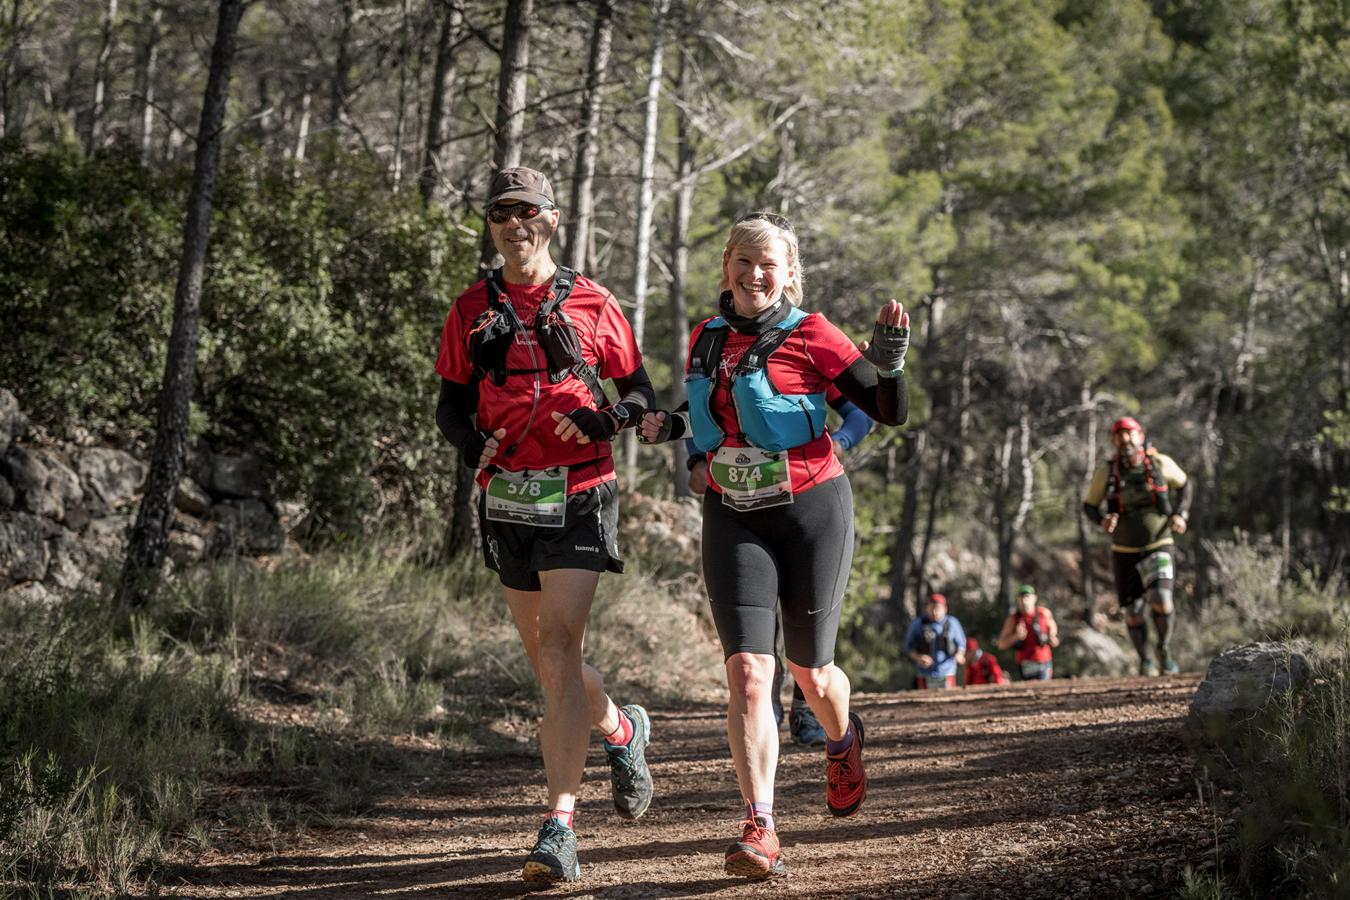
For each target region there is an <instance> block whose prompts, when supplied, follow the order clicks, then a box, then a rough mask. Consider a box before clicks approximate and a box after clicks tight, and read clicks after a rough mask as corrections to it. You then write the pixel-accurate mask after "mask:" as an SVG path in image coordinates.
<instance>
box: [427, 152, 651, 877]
mask: <svg viewBox="0 0 1350 900" xmlns="http://www.w3.org/2000/svg"><path fill="white" fill-rule="evenodd" d="M489 195H490V196H489V199H488V203H487V208H486V216H487V227H488V231H489V233H490V234H491V237H492V241H493V243H494V244H495V245H496V247H497V250H498V252H500V253H501V255H502V258H503V263H502V267H501V268H499V269H495V270H493V271H492V272H490V273H488V277H487V278H485V279H484V280H482V281H479V282H478V283H477V284H475V285H473V286H472V287H470V288H469V289H468V290H467V291H465V292H464V293H463V294H461V295H460V297H459V299H457V300H456V301H455V303H454V305H453V306H452V307H451V309H450V313H449V315H448V316H447V317H446V320H445V328H444V330H443V331H442V334H441V347H440V355H439V357H438V358H437V360H436V371H437V372H438V373H439V374H440V376H441V379H442V381H441V396H440V401H439V403H438V404H437V407H436V423H437V424H438V425H439V426H440V428H441V431H442V432H443V433H444V434H445V436H446V438H447V439H449V441H450V443H452V444H454V445H455V447H456V448H458V449H459V451H460V458H461V459H462V460H463V461H464V464H465V465H467V466H470V467H472V468H474V469H477V470H478V485H479V487H480V488H481V489H482V491H481V493H480V495H479V499H478V522H479V525H480V527H481V531H482V546H483V558H484V561H485V562H486V564H487V566H488V568H490V569H492V570H493V571H495V572H496V573H497V575H498V577H499V578H500V580H501V583H502V586H503V588H504V590H505V593H506V602H507V605H508V606H509V607H510V610H511V615H512V618H513V619H514V620H515V625H516V629H517V630H518V631H519V633H520V638H521V641H522V642H523V643H524V645H525V652H526V653H527V654H528V655H529V658H530V664H531V665H532V666H533V668H534V671H535V674H536V676H537V677H538V678H539V682H540V685H541V687H542V688H543V694H544V717H543V721H542V722H541V724H540V728H539V744H540V747H541V749H542V751H543V756H544V771H545V773H546V775H547V780H548V797H549V810H548V814H547V816H546V817H545V820H544V825H543V827H542V828H541V829H540V830H539V838H538V841H537V843H536V844H535V846H534V849H533V850H532V851H531V852H530V854H529V856H528V857H526V860H525V865H524V868H523V869H522V871H521V877H522V878H524V879H525V880H526V881H536V882H557V881H575V880H576V879H577V878H578V877H580V872H581V867H580V865H579V864H578V862H577V841H576V832H575V831H574V830H573V822H574V815H575V809H576V801H577V794H578V792H579V791H580V790H581V776H582V770H583V768H584V766H585V763H586V747H587V744H588V743H589V741H590V731H591V727H592V726H594V727H596V728H597V729H599V731H600V734H602V735H603V736H604V741H605V752H606V754H607V755H608V758H609V764H610V781H611V785H612V787H613V792H614V806H615V808H616V809H617V810H618V812H619V815H621V816H622V817H624V818H626V819H636V818H638V817H639V816H641V815H642V814H643V813H644V812H646V810H647V807H648V805H649V804H650V803H651V799H652V779H651V774H650V772H649V771H648V768H647V761H646V747H647V744H648V741H649V740H650V735H651V723H650V720H649V719H648V716H647V712H646V710H644V709H643V708H642V707H641V706H638V705H636V704H633V705H629V706H625V707H623V708H622V709H619V708H618V707H616V706H615V705H614V702H613V701H612V700H610V698H609V696H608V695H607V694H606V693H605V687H604V681H603V680H602V678H601V676H600V673H599V672H597V671H596V670H595V669H593V668H591V667H590V666H588V665H586V664H585V663H583V662H582V661H581V647H582V639H583V638H584V636H585V633H586V619H587V617H588V615H589V614H590V609H591V602H592V600H593V599H594V596H595V588H596V585H597V583H598V581H599V578H600V573H601V572H604V571H610V572H622V571H623V561H622V559H621V558H620V556H619V549H618V540H617V526H618V493H617V490H616V486H615V477H614V464H613V461H612V459H611V456H610V440H611V439H612V438H613V437H614V435H615V434H616V433H617V432H618V431H619V430H620V429H622V428H625V427H628V426H629V425H631V424H633V423H634V422H636V421H637V419H638V418H639V417H640V416H641V414H642V412H643V411H644V410H646V409H647V408H648V407H649V406H650V405H651V403H652V401H653V399H654V397H655V395H654V394H653V392H652V386H651V380H650V379H649V378H648V377H647V373H646V372H645V371H644V369H643V367H642V355H641V353H639V352H638V348H637V346H636V344H635V343H634V340H633V332H632V329H631V328H630V327H629V325H628V322H627V321H626V320H625V319H624V316H623V313H622V311H620V309H619V304H618V302H617V301H616V300H615V299H614V295H613V294H611V293H610V292H609V291H608V290H606V289H605V288H604V287H602V286H601V285H599V284H596V283H595V282H593V281H591V280H590V279H588V278H586V277H585V276H583V275H580V274H578V273H575V272H572V271H570V270H568V269H564V268H561V267H559V266H558V265H557V264H556V263H555V262H554V261H553V257H552V255H551V254H550V252H549V242H550V239H551V238H552V237H553V234H554V232H555V231H557V229H558V221H559V218H560V213H559V211H558V208H557V206H556V204H555V203H554V199H553V187H552V185H550V184H549V181H548V179H547V178H546V177H545V176H544V175H543V174H542V173H540V172H537V171H535V170H534V169H528V168H512V169H503V170H502V171H500V172H498V173H497V175H496V176H495V177H494V178H493V179H492V185H491V188H490V190H489ZM603 379H613V380H614V383H615V384H616V385H617V386H618V391H619V395H620V399H619V401H618V402H616V403H613V404H610V403H609V402H608V400H607V399H606V397H605V393H604V389H603V386H602V383H601V382H602V380H603Z"/></svg>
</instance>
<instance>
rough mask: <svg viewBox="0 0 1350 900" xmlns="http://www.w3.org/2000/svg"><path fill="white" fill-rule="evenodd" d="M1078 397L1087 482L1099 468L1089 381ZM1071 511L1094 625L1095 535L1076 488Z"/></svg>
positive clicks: (1081, 587) (1088, 617)
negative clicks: (1093, 544) (1089, 526)
mask: <svg viewBox="0 0 1350 900" xmlns="http://www.w3.org/2000/svg"><path fill="white" fill-rule="evenodd" d="M1078 397H1079V402H1080V404H1081V406H1082V408H1083V420H1082V426H1081V427H1082V431H1081V434H1082V447H1083V458H1084V459H1085V460H1086V461H1087V462H1086V465H1085V466H1084V469H1085V471H1084V472H1083V473H1082V478H1081V479H1080V483H1081V484H1087V483H1088V481H1089V480H1091V478H1092V476H1093V475H1094V474H1095V473H1096V471H1097V410H1096V408H1095V404H1094V403H1093V402H1092V383H1091V382H1090V381H1087V380H1084V381H1083V384H1082V385H1081V386H1080V388H1079V391H1078ZM1069 514H1070V515H1072V516H1073V517H1074V521H1075V522H1077V523H1078V568H1079V573H1078V591H1079V593H1081V594H1082V595H1083V613H1082V619H1083V623H1084V624H1085V625H1087V626H1088V627H1089V628H1092V627H1094V626H1093V624H1092V613H1093V607H1094V606H1095V604H1096V599H1097V590H1096V587H1095V586H1094V584H1093V578H1092V535H1091V532H1090V531H1089V530H1088V519H1087V516H1085V515H1083V504H1082V502H1081V501H1080V498H1079V494H1078V493H1076V492H1075V493H1071V494H1070V495H1069Z"/></svg>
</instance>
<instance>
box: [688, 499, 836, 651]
mask: <svg viewBox="0 0 1350 900" xmlns="http://www.w3.org/2000/svg"><path fill="white" fill-rule="evenodd" d="M852 563H853V491H852V489H851V488H850V487H849V483H848V478H847V476H844V475H840V476H838V477H835V478H831V479H830V480H829V481H826V482H825V483H824V484H820V485H817V486H816V487H813V488H811V489H809V490H806V491H803V492H802V493H800V494H797V495H795V497H794V498H793V502H792V504H791V505H789V506H776V507H773V508H772V509H761V510H753V511H751V512H736V511H735V510H734V509H732V508H731V507H729V506H727V505H726V504H724V503H723V502H722V495H721V494H719V493H717V492H716V491H714V490H712V489H709V490H708V491H707V493H705V494H704V495H703V580H704V583H705V584H706V585H707V588H708V597H709V598H710V600H711V602H712V614H713V621H714V622H715V623H716V624H717V636H718V637H719V638H721V640H722V652H723V654H724V655H725V656H726V657H727V658H730V657H731V655H732V654H734V653H762V654H766V655H768V654H772V653H774V632H775V630H776V625H775V622H776V619H777V608H778V605H779V603H780V602H781V603H782V608H783V647H784V650H785V651H786V653H787V658H788V659H789V660H791V661H792V662H794V663H796V664H797V665H799V666H806V667H808V668H818V667H820V666H824V665H826V664H828V663H830V662H833V661H834V641H835V637H836V635H837V634H838V632H839V614H840V611H841V610H842V607H843V602H844V588H845V587H847V586H848V573H849V567H850V566H851V565H852Z"/></svg>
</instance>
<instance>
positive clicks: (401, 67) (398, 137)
mask: <svg viewBox="0 0 1350 900" xmlns="http://www.w3.org/2000/svg"><path fill="white" fill-rule="evenodd" d="M411 15H412V10H410V9H409V8H408V0H403V2H402V3H401V4H400V6H399V29H398V100H397V101H396V104H395V105H396V107H397V108H396V109H395V110H394V159H393V161H392V165H391V166H390V169H391V171H390V181H392V183H393V185H394V193H395V194H397V193H398V192H399V188H400V187H401V186H402V183H403V137H404V132H405V131H406V130H407V123H408V52H409V46H408V28H409V24H408V19H409V18H410V17H411Z"/></svg>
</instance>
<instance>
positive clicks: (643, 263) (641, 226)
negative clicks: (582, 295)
mask: <svg viewBox="0 0 1350 900" xmlns="http://www.w3.org/2000/svg"><path fill="white" fill-rule="evenodd" d="M669 12H670V0H652V50H651V56H650V62H649V64H648V67H647V101H646V115H645V117H644V124H643V128H642V154H641V156H640V157H639V159H638V199H637V234H636V236H635V238H634V241H633V337H634V338H635V339H636V340H637V345H638V346H639V347H641V346H642V343H643V336H644V332H645V331H646V328H647V272H648V269H649V268H650V265H651V246H652V214H653V210H654V206H655V203H654V201H653V198H652V193H653V192H652V179H653V177H654V176H655V171H656V132H657V126H658V124H659V123H660V112H661V69H662V60H663V58H664V57H665V41H666V38H665V31H666V16H667V14H668V13H669ZM623 449H624V480H625V481H626V482H627V484H628V486H629V488H632V487H633V485H634V483H635V481H636V479H637V432H636V431H633V430H630V431H627V432H625V433H624V439H623Z"/></svg>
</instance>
